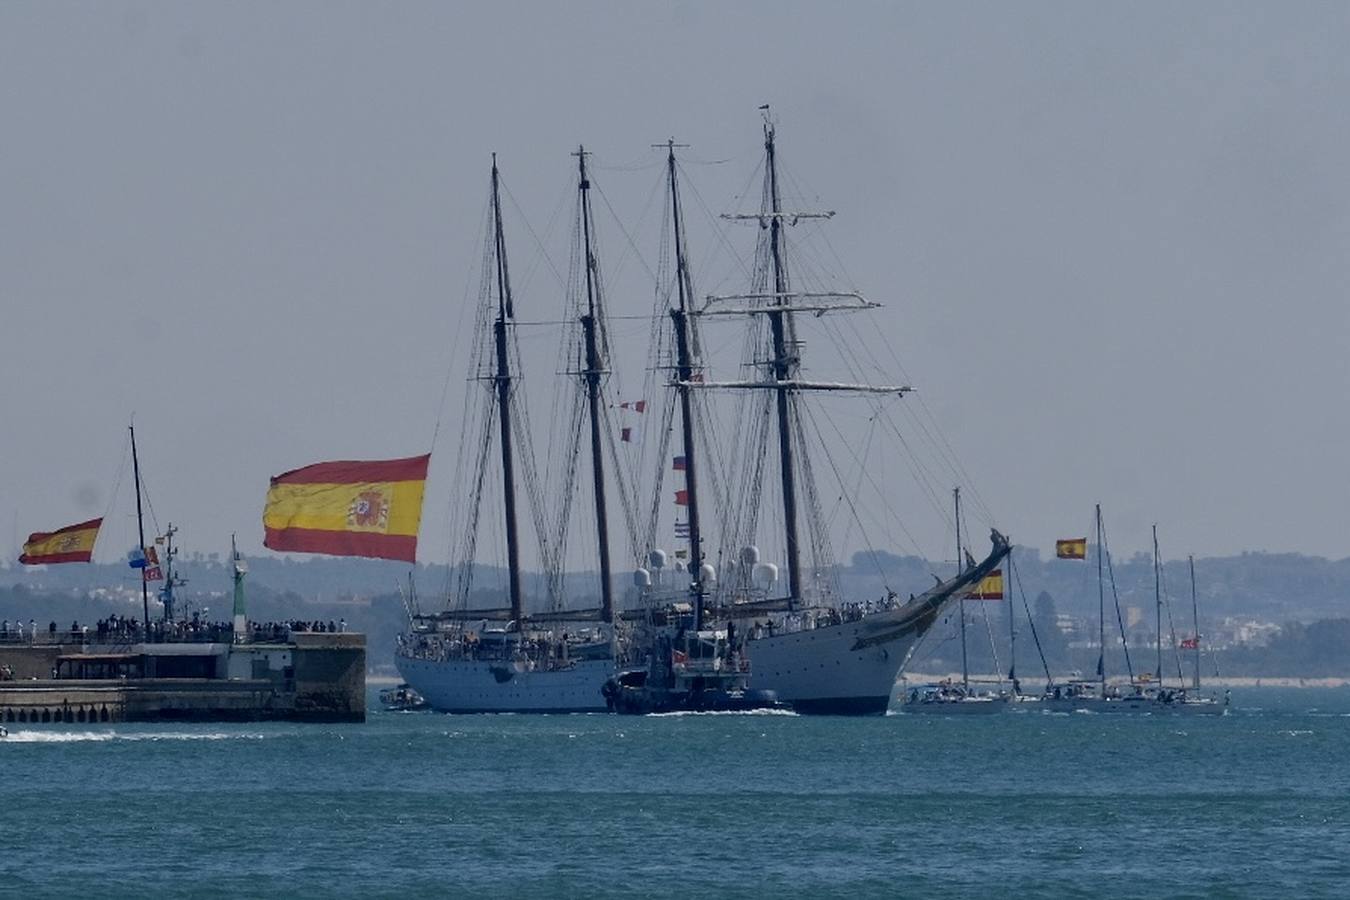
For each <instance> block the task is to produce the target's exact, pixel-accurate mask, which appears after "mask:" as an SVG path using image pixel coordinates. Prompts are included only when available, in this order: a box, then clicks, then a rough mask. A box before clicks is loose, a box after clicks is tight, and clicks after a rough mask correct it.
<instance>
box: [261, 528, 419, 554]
mask: <svg viewBox="0 0 1350 900" xmlns="http://www.w3.org/2000/svg"><path fill="white" fill-rule="evenodd" d="M266 531H267V536H266V538H264V540H263V546H264V547H266V548H268V549H269V550H280V551H283V552H285V551H290V552H294V553H327V554H329V555H330V556H365V557H368V558H371V559H398V560H402V561H403V562H417V536H416V535H413V534H373V533H371V532H365V531H325V530H322V529H317V528H267V529H266Z"/></svg>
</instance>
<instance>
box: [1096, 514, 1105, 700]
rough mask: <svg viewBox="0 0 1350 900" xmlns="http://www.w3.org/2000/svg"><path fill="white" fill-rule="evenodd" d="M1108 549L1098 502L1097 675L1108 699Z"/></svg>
mask: <svg viewBox="0 0 1350 900" xmlns="http://www.w3.org/2000/svg"><path fill="white" fill-rule="evenodd" d="M1105 553H1106V549H1105V547H1104V546H1103V541H1102V505H1101V504H1100V503H1098V504H1097V628H1098V633H1097V642H1098V646H1099V647H1101V655H1099V656H1098V657H1097V677H1098V679H1100V680H1101V684H1102V699H1103V700H1105V699H1106V585H1105V584H1103V583H1102V557H1103V556H1104V555H1105Z"/></svg>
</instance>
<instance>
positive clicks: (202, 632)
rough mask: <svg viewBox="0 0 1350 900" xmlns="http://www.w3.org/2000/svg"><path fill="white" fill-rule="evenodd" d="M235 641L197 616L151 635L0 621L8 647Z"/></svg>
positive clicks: (274, 635)
mask: <svg viewBox="0 0 1350 900" xmlns="http://www.w3.org/2000/svg"><path fill="white" fill-rule="evenodd" d="M248 624H249V627H248V638H249V639H250V640H251V641H252V642H254V643H267V642H277V641H287V640H290V636H291V635H292V634H293V633H295V632H325V633H328V632H331V633H334V634H336V633H340V632H345V631H346V630H347V620H346V619H342V620H340V621H338V622H333V621H331V620H330V621H328V622H322V621H319V620H315V621H313V622H309V621H301V620H299V619H293V620H290V621H286V622H249V623H248ZM234 640H235V635H234V626H233V625H231V624H230V623H229V622H208V621H206V620H204V619H202V618H201V616H200V615H198V614H194V615H193V616H192V618H190V619H176V620H174V621H171V622H166V621H162V620H160V621H154V622H151V623H150V628H149V631H148V632H147V631H146V629H145V626H144V624H143V623H142V622H141V620H140V619H137V618H132V617H130V616H119V615H115V614H114V615H111V616H108V617H107V618H105V619H99V620H98V621H97V622H96V623H94V625H93V626H92V627H91V626H90V625H89V624H88V623H84V624H81V623H79V622H71V623H70V627H69V628H63V627H60V626H58V625H57V624H56V622H49V623H48V624H47V625H46V626H45V627H43V626H40V625H38V623H37V621H36V620H35V619H29V620H28V622H27V623H24V622H23V621H22V620H17V621H15V622H14V623H13V624H12V625H11V623H10V621H9V620H8V619H4V620H3V621H0V643H5V644H67V643H69V644H80V645H87V644H137V643H151V644H168V643H174V644H176V643H229V642H231V641H234Z"/></svg>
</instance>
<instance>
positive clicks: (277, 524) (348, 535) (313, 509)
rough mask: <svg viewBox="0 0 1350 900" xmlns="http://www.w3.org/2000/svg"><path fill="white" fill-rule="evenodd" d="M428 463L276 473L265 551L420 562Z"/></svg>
mask: <svg viewBox="0 0 1350 900" xmlns="http://www.w3.org/2000/svg"><path fill="white" fill-rule="evenodd" d="M430 460H431V455H430V454H427V455H426V456H412V457H409V458H407V459H382V460H375V461H368V462H352V461H343V462H322V463H315V464H314V465H312V466H305V467H304V468H303V469H295V470H293V471H290V472H285V473H283V474H281V475H278V476H276V477H275V478H273V479H272V486H271V488H269V489H268V491H267V506H266V507H265V508H264V509H263V529H264V530H265V531H266V533H267V534H266V537H265V538H264V539H263V546H265V547H269V548H271V549H273V550H293V551H298V552H301V553H328V554H331V555H333V556H369V557H374V558H377V559H401V560H403V561H405V562H416V561H417V527H418V525H419V524H420V523H421V520H422V491H423V488H424V487H425V486H426V481H427V464H428V463H429V462H430Z"/></svg>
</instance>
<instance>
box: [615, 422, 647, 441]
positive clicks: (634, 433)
mask: <svg viewBox="0 0 1350 900" xmlns="http://www.w3.org/2000/svg"><path fill="white" fill-rule="evenodd" d="M619 440H621V441H623V442H624V443H626V444H636V443H637V442H638V441H640V440H642V429H641V428H637V427H635V426H632V425H625V426H623V427H622V428H620V429H619Z"/></svg>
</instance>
